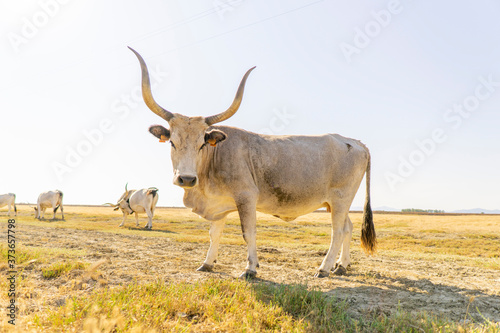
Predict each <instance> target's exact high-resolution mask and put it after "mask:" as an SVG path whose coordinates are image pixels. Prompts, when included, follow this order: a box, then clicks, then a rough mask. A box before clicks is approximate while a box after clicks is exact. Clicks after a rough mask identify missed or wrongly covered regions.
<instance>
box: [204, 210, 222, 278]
mask: <svg viewBox="0 0 500 333" xmlns="http://www.w3.org/2000/svg"><path fill="white" fill-rule="evenodd" d="M225 224H226V220H225V219H222V220H217V221H212V224H211V225H210V232H209V233H210V248H209V249H208V253H207V258H206V259H205V261H204V262H203V264H202V265H201V266H200V267H198V269H197V271H200V272H211V271H212V270H213V268H214V263H215V262H216V260H217V254H218V252H219V243H220V238H221V236H222V230H224V225H225Z"/></svg>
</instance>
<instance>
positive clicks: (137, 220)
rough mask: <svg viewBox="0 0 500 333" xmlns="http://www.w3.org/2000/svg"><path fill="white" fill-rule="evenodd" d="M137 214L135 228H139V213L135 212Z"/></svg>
mask: <svg viewBox="0 0 500 333" xmlns="http://www.w3.org/2000/svg"><path fill="white" fill-rule="evenodd" d="M134 213H135V226H136V227H138V226H139V213H137V212H134Z"/></svg>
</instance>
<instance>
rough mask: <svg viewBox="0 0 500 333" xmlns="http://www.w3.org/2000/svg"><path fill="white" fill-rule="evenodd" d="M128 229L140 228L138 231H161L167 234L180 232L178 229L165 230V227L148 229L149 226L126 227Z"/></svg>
mask: <svg viewBox="0 0 500 333" xmlns="http://www.w3.org/2000/svg"><path fill="white" fill-rule="evenodd" d="M122 228H123V227H122ZM125 228H126V229H127V230H138V231H151V232H161V233H165V234H178V232H176V231H170V230H163V229H155V228H153V229H148V228H144V227H141V226H139V227H135V226H134V227H125Z"/></svg>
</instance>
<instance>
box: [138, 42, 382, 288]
mask: <svg viewBox="0 0 500 333" xmlns="http://www.w3.org/2000/svg"><path fill="white" fill-rule="evenodd" d="M131 50H132V49H131ZM132 51H133V52H134V53H135V55H136V56H137V58H138V59H139V62H140V65H141V72H142V94H143V98H144V101H145V103H146V105H147V106H148V107H149V108H150V109H151V110H152V111H153V112H154V113H155V114H157V115H158V116H160V117H161V118H163V119H164V120H166V121H167V122H168V124H169V127H170V128H169V129H166V128H164V127H163V126H160V125H154V126H151V127H150V128H149V131H150V132H151V133H152V134H153V135H154V136H156V137H157V138H159V139H160V142H165V141H166V140H169V141H170V144H171V145H172V149H171V158H172V164H173V169H174V180H173V182H174V184H175V185H178V186H180V187H182V188H183V189H184V204H185V205H186V207H190V208H192V210H193V212H195V213H197V214H199V215H200V216H202V217H204V218H206V219H207V220H210V221H212V225H211V227H210V248H209V250H208V253H207V257H206V259H205V261H204V263H203V264H202V265H201V267H199V268H198V270H199V271H211V270H212V269H213V265H214V263H215V261H216V258H217V252H218V246H219V241H220V237H221V234H222V230H223V227H224V223H225V222H224V218H225V217H226V216H227V215H228V214H229V213H230V212H233V211H238V214H239V217H240V221H241V229H242V232H243V238H244V240H245V242H246V243H247V246H248V262H247V265H246V269H245V271H244V272H243V273H242V274H241V275H240V278H252V277H254V276H255V275H256V274H257V271H256V268H257V267H258V266H259V263H258V258H257V245H256V235H257V229H256V220H257V219H256V211H260V212H263V213H268V214H272V215H275V216H277V217H280V218H281V219H283V220H285V221H291V220H293V219H295V218H297V217H298V216H301V215H304V214H307V213H310V212H313V211H315V210H316V209H318V208H320V207H326V208H327V210H328V211H330V212H331V218H332V236H331V243H330V248H329V250H328V253H327V254H326V256H325V258H324V260H323V262H322V263H321V266H320V267H319V270H318V272H317V273H316V275H315V276H316V277H326V276H328V275H329V273H330V270H332V268H334V265H335V267H336V269H335V271H334V273H335V274H337V275H340V274H345V272H346V267H347V266H348V265H349V264H350V262H351V261H350V256H349V243H350V239H351V236H352V228H353V226H352V223H351V220H350V219H349V216H348V213H349V207H350V206H351V203H352V201H353V199H354V196H355V194H356V192H357V190H358V188H359V185H360V183H361V181H362V179H363V177H364V175H365V174H366V200H365V207H364V214H363V215H364V217H363V224H362V229H361V246H362V247H363V248H364V250H365V251H366V252H367V253H369V254H370V253H373V252H374V251H375V247H376V236H375V228H374V225H373V218H372V211H371V206H370V153H369V151H368V148H367V147H366V146H365V145H364V144H362V143H361V142H360V141H358V140H354V139H349V138H346V137H343V136H340V135H338V134H325V135H317V136H275V135H262V134H256V133H251V132H248V131H245V130H242V129H239V128H234V127H229V126H214V124H216V123H219V122H221V121H224V120H226V119H228V118H229V117H231V116H232V115H233V114H235V113H236V111H237V110H238V108H239V106H240V104H241V100H242V98H243V91H244V87H245V82H246V80H247V78H248V75H249V74H250V72H251V71H252V70H253V68H251V69H250V70H248V71H247V72H246V74H245V75H244V77H243V79H242V80H241V83H240V85H239V88H238V91H237V93H236V96H235V99H234V101H233V103H232V105H231V106H230V107H229V109H227V110H226V111H224V112H222V113H219V114H216V115H213V116H210V117H187V116H183V115H181V114H178V113H171V112H169V111H167V110H165V109H164V108H162V107H161V106H160V105H158V104H157V103H156V101H155V100H154V98H153V96H152V93H151V85H150V80H149V73H148V69H147V67H146V64H145V62H144V60H143V59H142V57H141V56H140V55H139V54H138V53H137V52H136V51H134V50H132ZM254 68H255V67H254ZM339 251H340V258H339V259H338V260H337V261H336V260H335V259H336V257H337V254H338V252H339Z"/></svg>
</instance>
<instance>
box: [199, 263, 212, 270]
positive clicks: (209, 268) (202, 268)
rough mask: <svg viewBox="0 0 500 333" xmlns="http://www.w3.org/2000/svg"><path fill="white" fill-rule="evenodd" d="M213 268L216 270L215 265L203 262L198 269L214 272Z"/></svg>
mask: <svg viewBox="0 0 500 333" xmlns="http://www.w3.org/2000/svg"><path fill="white" fill-rule="evenodd" d="M213 270H214V265H207V264H203V265H201V266H200V267H198V269H197V271H198V272H213Z"/></svg>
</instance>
